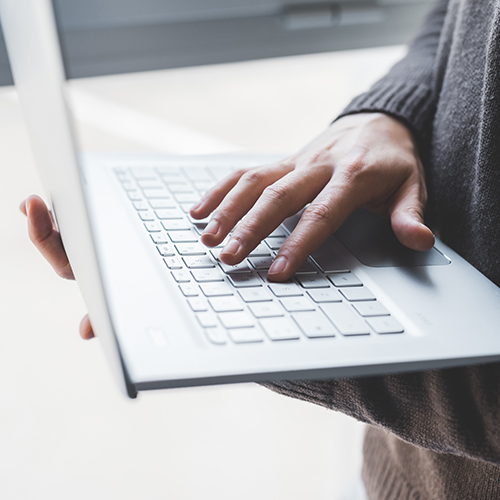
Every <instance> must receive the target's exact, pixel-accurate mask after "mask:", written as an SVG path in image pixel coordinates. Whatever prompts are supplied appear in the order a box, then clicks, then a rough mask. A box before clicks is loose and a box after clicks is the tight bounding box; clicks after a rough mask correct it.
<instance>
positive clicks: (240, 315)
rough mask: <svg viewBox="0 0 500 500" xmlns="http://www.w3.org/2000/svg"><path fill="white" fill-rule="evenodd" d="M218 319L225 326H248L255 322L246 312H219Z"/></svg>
mask: <svg viewBox="0 0 500 500" xmlns="http://www.w3.org/2000/svg"><path fill="white" fill-rule="evenodd" d="M219 319H220V320H221V323H222V324H223V325H224V327H225V328H248V327H250V326H253V325H254V324H255V322H254V320H253V319H252V317H251V316H250V315H249V314H248V313H246V312H227V313H221V314H219Z"/></svg>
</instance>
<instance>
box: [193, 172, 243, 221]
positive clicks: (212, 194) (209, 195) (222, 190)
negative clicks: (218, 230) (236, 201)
mask: <svg viewBox="0 0 500 500" xmlns="http://www.w3.org/2000/svg"><path fill="white" fill-rule="evenodd" d="M248 170H250V169H248V168H242V169H240V170H238V171H236V172H234V173H232V174H230V175H229V176H227V177H226V178H225V179H223V180H222V181H221V182H219V183H218V184H217V185H215V186H214V187H213V188H212V189H209V190H208V191H207V192H206V193H205V194H204V195H203V196H202V198H201V200H200V201H199V202H198V203H196V204H195V205H194V206H193V207H191V210H190V212H189V213H190V214H191V216H192V217H194V218H195V219H204V218H205V217H208V216H209V215H210V214H211V213H212V212H213V210H214V209H215V208H217V207H218V206H219V205H220V203H221V202H222V200H223V199H224V198H225V196H226V195H227V193H229V191H231V189H233V187H234V186H236V183H237V182H238V181H239V180H240V178H241V177H242V176H243V175H244V174H245V173H246V172H248Z"/></svg>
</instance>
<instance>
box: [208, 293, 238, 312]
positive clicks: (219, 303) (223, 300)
mask: <svg viewBox="0 0 500 500" xmlns="http://www.w3.org/2000/svg"><path fill="white" fill-rule="evenodd" d="M208 301H209V302H210V305H211V306H212V308H213V310H214V311H215V312H218V313H219V312H229V311H243V306H242V304H241V302H240V301H239V300H238V299H237V298H236V297H235V296H234V295H233V296H230V297H213V298H211V299H208Z"/></svg>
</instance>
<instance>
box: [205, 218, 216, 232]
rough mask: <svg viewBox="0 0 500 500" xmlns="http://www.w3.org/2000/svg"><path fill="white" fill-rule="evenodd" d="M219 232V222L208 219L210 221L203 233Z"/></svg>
mask: <svg viewBox="0 0 500 500" xmlns="http://www.w3.org/2000/svg"><path fill="white" fill-rule="evenodd" d="M218 232H219V223H218V222H217V221H216V220H213V219H212V220H210V222H209V223H208V224H207V226H206V227H205V230H204V231H203V234H212V235H216V234H217V233H218Z"/></svg>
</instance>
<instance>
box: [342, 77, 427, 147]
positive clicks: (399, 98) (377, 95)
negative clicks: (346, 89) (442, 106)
mask: <svg viewBox="0 0 500 500" xmlns="http://www.w3.org/2000/svg"><path fill="white" fill-rule="evenodd" d="M434 111H435V102H434V98H433V95H432V91H431V88H430V87H429V86H428V85H427V84H423V83H420V84H417V85H415V84H412V83H407V82H399V81H391V80H389V79H383V80H381V81H379V82H377V83H376V84H375V85H374V86H373V87H372V88H371V89H370V90H369V91H368V92H366V93H364V94H361V95H359V96H358V97H356V98H355V99H353V100H352V101H351V103H350V104H349V105H348V106H347V107H346V108H345V109H344V111H342V113H341V114H340V115H339V116H338V117H337V120H338V119H339V118H341V117H342V116H345V115H349V114H353V113H363V112H381V113H387V114H390V115H392V116H394V117H396V118H399V119H400V120H402V121H403V122H404V123H405V124H406V125H407V126H409V128H410V129H411V130H412V132H413V133H415V134H417V135H418V136H419V138H423V137H424V136H425V135H426V131H427V129H428V126H429V124H430V121H431V120H432V117H433V116H434Z"/></svg>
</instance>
